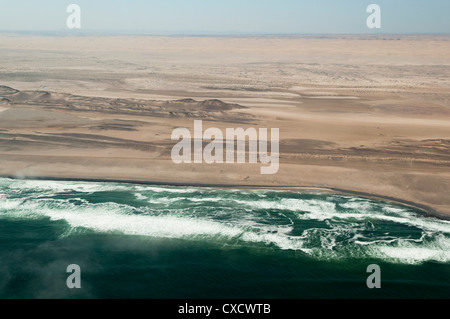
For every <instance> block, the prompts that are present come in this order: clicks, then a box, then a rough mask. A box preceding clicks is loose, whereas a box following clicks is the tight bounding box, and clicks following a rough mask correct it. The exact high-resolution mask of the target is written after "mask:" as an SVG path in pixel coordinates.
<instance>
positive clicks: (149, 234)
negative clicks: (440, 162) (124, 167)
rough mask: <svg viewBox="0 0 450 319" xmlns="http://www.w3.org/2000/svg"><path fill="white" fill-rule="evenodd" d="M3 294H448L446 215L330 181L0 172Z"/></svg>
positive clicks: (449, 233) (449, 259)
mask: <svg viewBox="0 0 450 319" xmlns="http://www.w3.org/2000/svg"><path fill="white" fill-rule="evenodd" d="M69 264H77V265H79V266H80V268H81V285H82V287H81V288H80V289H69V288H68V287H67V286H66V279H67V277H68V276H69V275H70V274H69V273H67V272H66V268H67V266H68V265H69ZM370 264H377V265H379V266H380V268H381V288H380V289H369V288H368V287H367V285H366V279H367V277H368V276H369V275H370V273H367V272H366V269H367V266H368V265H370ZM0 298H181V299H192V298H258V299H259V298H450V222H449V221H444V220H439V219H436V218H430V217H424V216H423V214H422V212H420V211H418V210H415V209H413V208H410V207H405V206H401V205H398V204H393V203H387V202H381V201H375V200H370V199H365V198H359V197H352V196H343V195H335V194H310V193H301V192H295V191H274V190H237V189H236V190H228V189H227V190H224V189H212V188H193V187H162V186H161V187H160V186H145V185H133V184H124V183H122V184H121V183H100V182H66V181H25V180H12V179H0Z"/></svg>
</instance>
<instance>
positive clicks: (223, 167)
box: [0, 34, 450, 218]
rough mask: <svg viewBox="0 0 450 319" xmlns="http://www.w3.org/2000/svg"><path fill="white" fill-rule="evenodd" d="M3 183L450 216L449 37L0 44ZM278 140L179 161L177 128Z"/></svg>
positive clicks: (27, 39)
mask: <svg viewBox="0 0 450 319" xmlns="http://www.w3.org/2000/svg"><path fill="white" fill-rule="evenodd" d="M0 50H1V53H0V54H1V56H2V64H1V68H0V175H2V176H13V177H17V178H34V177H42V176H45V177H49V178H63V179H64V178H68V179H97V180H124V181H141V182H155V183H167V184H183V185H221V186H224V185H225V186H226V185H229V186H234V187H237V186H265V187H309V188H324V189H328V190H335V191H344V192H345V191H349V192H354V193H358V194H364V195H367V196H374V197H383V198H390V199H397V200H399V201H402V202H407V203H410V204H415V205H417V206H418V207H421V208H422V209H424V210H426V211H427V212H428V213H430V214H433V215H437V216H440V217H443V218H450V196H449V194H450V59H449V57H448V53H449V52H450V37H449V36H414V35H408V36H405V35H391V36H386V35H383V36H322V37H312V36H311V37H307V36H305V37H278V38H277V37H261V38H258V37H247V38H245V37H242V38H239V37H235V38H229V37H216V38H214V37H156V36H148V37H147V36H141V37H50V36H48V37H40V36H24V35H20V36H19V35H8V34H2V35H0ZM194 120H203V126H204V127H205V128H207V127H216V128H219V129H222V130H225V129H226V128H236V127H243V128H249V127H255V128H261V127H262V128H269V129H270V128H279V129H280V166H279V171H278V173H277V174H274V175H261V174H260V166H261V165H260V164H249V163H246V164H205V163H203V164H194V163H192V164H175V163H173V161H172V159H171V149H172V148H173V146H174V145H175V144H176V142H174V141H172V140H171V133H172V131H173V129H174V128H176V127H186V128H189V129H190V130H192V128H193V125H194Z"/></svg>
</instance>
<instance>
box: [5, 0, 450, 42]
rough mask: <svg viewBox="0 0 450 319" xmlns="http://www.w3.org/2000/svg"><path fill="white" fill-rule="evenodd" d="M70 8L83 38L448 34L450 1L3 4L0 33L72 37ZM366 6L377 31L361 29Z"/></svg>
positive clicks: (41, 0)
mask: <svg viewBox="0 0 450 319" xmlns="http://www.w3.org/2000/svg"><path fill="white" fill-rule="evenodd" d="M72 3H73V4H78V5H79V6H80V8H81V29H80V30H78V31H82V32H87V33H88V32H105V33H129V34H133V33H136V34H142V33H143V34H199V35H201V34H335V33H337V34H349V33H357V34H361V33H362V34H364V33H368V34H369V33H450V18H449V14H450V0H369V1H366V0H272V1H269V0H160V1H153V0H70V1H66V0H8V1H6V0H0V31H12V32H15V31H50V32H53V31H54V32H61V31H74V30H70V29H68V27H67V25H66V19H67V17H68V16H69V13H67V12H66V8H67V6H68V5H69V4H72ZM370 4H378V5H379V6H380V8H381V28H380V29H369V28H368V27H367V25H366V19H367V18H368V16H369V15H370V13H367V12H366V8H367V6H368V5H370Z"/></svg>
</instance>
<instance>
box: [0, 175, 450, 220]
mask: <svg viewBox="0 0 450 319" xmlns="http://www.w3.org/2000/svg"><path fill="white" fill-rule="evenodd" d="M0 178H7V179H12V180H25V181H26V180H34V181H68V182H88V183H124V184H134V185H148V186H169V187H171V186H172V187H173V186H175V187H200V188H225V189H231V188H238V189H249V188H250V189H273V190H303V191H321V192H324V193H331V194H341V195H349V196H358V197H362V198H367V199H373V200H380V201H385V202H386V201H387V202H392V203H396V204H400V205H404V206H408V207H411V208H414V209H417V210H420V211H421V212H422V213H423V215H424V217H435V218H439V219H442V220H449V221H450V216H449V215H447V214H444V213H440V212H438V211H437V210H435V209H433V208H432V207H429V206H427V205H422V204H419V203H414V202H412V201H408V200H403V199H400V198H395V197H392V196H386V195H379V194H373V193H367V192H360V191H352V190H347V189H341V188H335V187H320V186H293V185H239V184H207V183H177V182H160V181H141V180H125V179H124V180H121V179H102V178H76V177H52V176H27V177H17V176H13V175H0Z"/></svg>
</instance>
